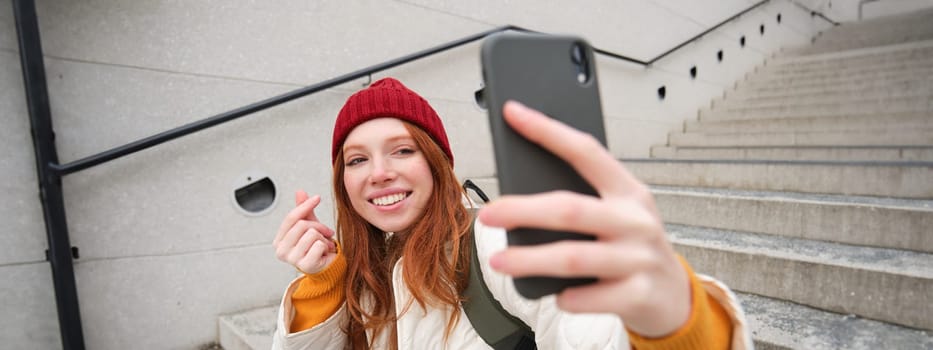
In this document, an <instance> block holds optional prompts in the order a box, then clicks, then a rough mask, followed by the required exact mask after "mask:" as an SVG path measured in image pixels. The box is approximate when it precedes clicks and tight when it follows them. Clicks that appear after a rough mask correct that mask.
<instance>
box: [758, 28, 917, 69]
mask: <svg viewBox="0 0 933 350" xmlns="http://www.w3.org/2000/svg"><path fill="white" fill-rule="evenodd" d="M825 35H826V34H824V36H825ZM817 41H820V38H817ZM815 46H819V45H809V46H804V47H798V48H791V49H787V50H784V52H783V56H782V57H780V58H777V59H775V60H772V62H774V63H775V64H779V65H786V66H795V65H796V66H801V67H803V66H807V65H811V66H813V67H819V66H820V65H827V63H830V62H832V61H839V62H841V63H858V62H862V63H869V62H872V60H879V59H880V61H884V59H883V57H885V56H895V57H904V56H907V57H912V56H911V55H923V54H924V53H925V52H924V51H926V50H928V49H929V48H930V47H931V46H933V38H924V39H920V40H913V41H909V42H905V41H902V40H894V41H891V42H881V41H878V42H875V43H873V45H868V46H865V45H863V44H856V45H853V46H849V47H844V46H840V47H836V48H835V49H833V50H825V49H814V47H815ZM912 51H917V52H918V53H917V54H912V53H911V52H912Z"/></svg>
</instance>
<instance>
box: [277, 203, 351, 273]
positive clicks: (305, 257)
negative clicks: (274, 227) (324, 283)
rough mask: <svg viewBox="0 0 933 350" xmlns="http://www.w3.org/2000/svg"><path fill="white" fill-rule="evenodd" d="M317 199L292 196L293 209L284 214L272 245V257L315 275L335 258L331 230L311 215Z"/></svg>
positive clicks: (332, 232) (335, 246)
mask: <svg viewBox="0 0 933 350" xmlns="http://www.w3.org/2000/svg"><path fill="white" fill-rule="evenodd" d="M320 203H321V196H314V197H311V198H308V194H307V193H305V192H304V191H298V192H296V193H295V209H292V211H290V212H288V215H287V216H285V220H282V225H281V226H279V232H278V233H276V234H275V239H274V240H273V241H272V246H273V247H274V248H275V256H276V257H277V258H278V259H279V260H282V261H284V262H286V263H289V264H291V265H292V266H295V267H296V268H297V269H298V270H300V271H301V272H304V273H306V274H314V273H318V272H320V271H321V270H324V268H325V267H327V266H328V265H330V263H331V262H333V261H334V259H335V258H336V257H337V245H336V243H334V241H333V238H334V230H331V229H330V228H328V227H327V226H325V225H324V224H322V223H321V222H320V220H318V218H317V216H316V215H314V208H316V207H317V206H318V204H320Z"/></svg>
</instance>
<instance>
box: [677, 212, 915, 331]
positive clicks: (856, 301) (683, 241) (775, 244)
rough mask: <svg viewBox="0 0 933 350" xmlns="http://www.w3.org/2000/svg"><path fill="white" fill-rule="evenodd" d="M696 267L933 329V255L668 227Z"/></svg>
mask: <svg viewBox="0 0 933 350" xmlns="http://www.w3.org/2000/svg"><path fill="white" fill-rule="evenodd" d="M667 231H668V235H669V236H670V238H671V241H672V242H673V243H674V247H675V249H676V250H677V251H678V252H679V253H681V254H682V255H683V256H684V257H685V258H686V259H687V260H688V261H690V264H691V265H692V266H694V267H695V268H696V270H697V271H710V272H712V273H713V274H714V275H715V276H716V278H718V279H720V280H721V281H723V282H724V283H726V284H727V285H728V286H729V287H730V288H732V289H733V290H736V291H741V292H747V293H754V294H759V295H764V296H768V297H773V298H781V299H783V300H788V301H792V302H795V303H800V304H804V305H810V306H813V307H816V308H820V309H823V310H828V311H833V312H839V313H843V314H855V315H859V316H862V317H866V318H871V319H876V320H880V321H884V322H891V323H896V324H900V325H904V326H907V327H914V328H922V329H927V330H930V329H933V317H931V316H930V315H933V303H930V300H929V291H931V290H933V255H931V254H928V253H918V252H911V251H904V250H895V249H884V248H871V247H859V246H851V245H845V244H839V243H830V242H820V241H811V240H805V239H797V238H789V237H782V236H776V235H764V234H757V233H743V232H736V231H727V230H717V229H709V228H699V227H691V226H682V225H668V226H667Z"/></svg>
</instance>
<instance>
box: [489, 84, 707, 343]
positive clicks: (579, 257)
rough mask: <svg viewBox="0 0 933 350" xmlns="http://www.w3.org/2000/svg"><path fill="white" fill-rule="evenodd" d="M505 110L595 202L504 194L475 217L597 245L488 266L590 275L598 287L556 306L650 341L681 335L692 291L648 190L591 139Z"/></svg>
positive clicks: (510, 105)
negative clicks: (577, 236)
mask: <svg viewBox="0 0 933 350" xmlns="http://www.w3.org/2000/svg"><path fill="white" fill-rule="evenodd" d="M503 110H504V111H503V112H504V115H505V120H506V122H507V123H508V124H509V125H510V126H511V127H512V128H513V129H515V131H517V132H518V133H519V134H521V135H522V136H524V137H525V138H527V139H529V140H530V141H532V142H534V143H536V144H538V145H540V146H542V147H544V148H545V149H547V150H548V151H550V152H552V153H554V154H555V155H557V156H558V157H560V158H561V159H563V160H564V161H566V162H567V163H569V164H570V165H571V166H572V167H573V168H574V169H575V170H576V171H577V172H578V173H579V174H580V175H581V176H582V177H583V178H584V179H586V181H587V182H589V184H590V185H592V186H593V188H595V189H596V191H597V192H598V193H599V198H596V197H592V196H587V195H582V194H577V193H573V192H566V191H558V192H549V193H542V194H535V195H524V196H503V197H502V198H500V199H498V200H496V201H494V202H492V203H490V204H489V205H488V206H486V207H485V208H483V209H482V210H481V211H480V213H479V218H480V220H481V221H482V222H483V223H485V224H487V225H491V226H498V227H504V228H506V229H512V228H516V227H535V228H542V229H550V230H565V231H574V232H580V233H585V234H589V235H593V236H595V237H596V238H597V240H596V241H562V242H556V243H550V244H545V245H539V246H531V247H527V246H526V247H509V248H508V249H506V250H505V251H503V252H500V253H498V254H496V255H494V256H493V257H492V259H491V261H490V264H491V265H492V267H493V268H494V269H496V270H497V271H500V272H502V273H505V274H508V275H511V276H513V277H523V276H554V277H592V276H596V277H598V278H599V281H598V282H596V283H595V284H590V285H586V286H580V287H575V288H569V289H567V290H565V291H563V292H562V293H560V295H558V297H557V303H558V306H559V307H560V308H562V309H564V310H567V311H570V312H609V313H615V314H617V315H619V316H620V317H621V318H622V319H623V320H624V321H625V324H626V327H628V328H629V329H630V330H632V331H634V332H636V333H638V334H640V335H642V336H646V337H661V336H664V335H667V334H670V333H672V332H674V331H676V330H677V329H679V328H680V327H681V326H682V325H683V324H685V323H686V321H687V319H688V317H689V315H690V307H691V305H690V303H691V302H690V300H691V299H690V298H691V295H690V283H689V280H688V276H687V272H686V270H685V269H684V267H683V266H682V265H681V264H680V262H679V261H678V258H677V256H676V254H675V253H674V249H673V247H672V246H671V244H670V242H669V241H668V239H667V235H666V234H665V232H664V225H663V222H662V221H661V217H660V215H659V214H658V210H657V208H655V204H654V198H653V197H652V195H651V192H649V190H648V187H647V186H646V185H645V184H643V183H641V182H640V181H639V180H638V179H636V178H635V177H634V176H633V175H632V174H631V173H629V172H628V170H626V169H625V167H624V166H622V163H620V162H619V161H617V160H616V159H615V158H614V157H613V156H612V155H611V154H610V153H609V152H608V151H607V150H606V149H605V148H604V147H603V146H602V145H601V144H600V143H599V142H598V141H597V140H596V139H595V138H594V137H592V136H590V135H589V134H586V133H584V132H581V131H578V130H576V129H573V128H571V127H569V126H567V125H564V124H562V123H560V122H559V121H556V120H554V119H551V118H548V117H547V116H545V115H543V114H541V113H540V112H538V111H535V110H533V109H530V108H528V107H525V106H524V105H521V104H520V103H517V102H513V101H510V102H507V103H506V104H505V106H504V107H503Z"/></svg>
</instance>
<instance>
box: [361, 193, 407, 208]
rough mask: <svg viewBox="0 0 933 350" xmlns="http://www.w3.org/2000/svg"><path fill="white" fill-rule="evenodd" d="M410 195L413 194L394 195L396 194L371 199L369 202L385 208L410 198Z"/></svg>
mask: <svg viewBox="0 0 933 350" xmlns="http://www.w3.org/2000/svg"><path fill="white" fill-rule="evenodd" d="M409 195H411V192H403V193H394V194H390V195H386V196H382V197H376V198H373V199H370V200H369V202H370V203H372V204H375V205H377V206H380V207H384V206H389V205H392V204H395V203H398V202H401V201H402V200H404V199H405V198H408V196H409Z"/></svg>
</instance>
